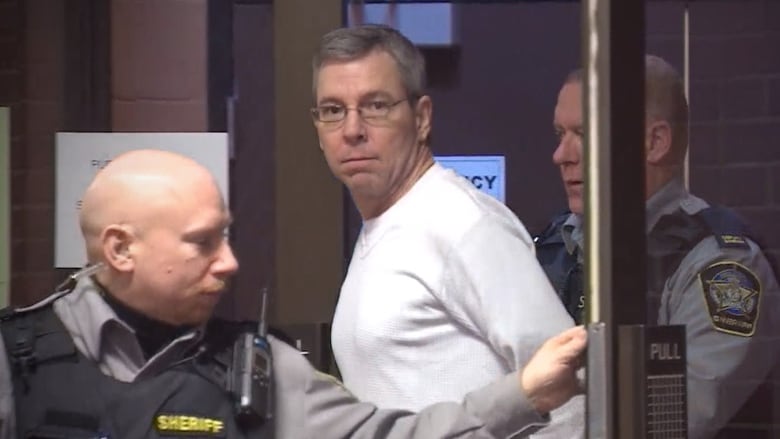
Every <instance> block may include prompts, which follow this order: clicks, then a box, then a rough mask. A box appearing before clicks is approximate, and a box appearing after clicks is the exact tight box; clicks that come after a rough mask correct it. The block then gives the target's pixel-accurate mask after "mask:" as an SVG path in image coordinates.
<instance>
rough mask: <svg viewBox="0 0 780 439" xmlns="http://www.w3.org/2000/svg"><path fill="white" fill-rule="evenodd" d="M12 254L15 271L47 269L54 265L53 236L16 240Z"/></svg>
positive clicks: (26, 271) (25, 271)
mask: <svg viewBox="0 0 780 439" xmlns="http://www.w3.org/2000/svg"><path fill="white" fill-rule="evenodd" d="M11 254H12V255H13V257H12V265H13V270H14V271H15V272H19V273H29V272H35V271H45V270H48V269H50V268H52V267H53V266H54V245H53V241H52V240H51V238H50V239H35V240H32V239H27V240H18V241H17V240H14V241H13V242H12V244H11Z"/></svg>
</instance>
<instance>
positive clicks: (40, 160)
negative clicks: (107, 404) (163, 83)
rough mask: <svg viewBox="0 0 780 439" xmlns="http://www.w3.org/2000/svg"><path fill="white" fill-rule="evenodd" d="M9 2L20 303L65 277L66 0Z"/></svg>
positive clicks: (14, 260) (14, 277)
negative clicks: (59, 148)
mask: <svg viewBox="0 0 780 439" xmlns="http://www.w3.org/2000/svg"><path fill="white" fill-rule="evenodd" d="M3 3H4V4H3V6H2V7H4V8H6V10H5V11H2V12H0V17H3V18H0V21H2V22H3V24H0V27H1V28H3V29H5V30H6V31H10V33H9V34H6V35H8V36H9V37H10V39H9V40H8V42H9V43H10V42H11V41H13V43H10V44H9V45H5V46H1V47H0V51H2V52H0V59H2V60H3V61H2V63H3V65H7V66H8V67H9V68H11V69H13V70H14V71H15V74H13V75H12V76H11V81H9V82H6V81H5V78H4V79H3V80H0V84H4V85H3V86H2V88H3V89H5V88H6V86H7V87H8V88H9V89H10V94H9V93H8V91H7V90H4V91H3V92H0V93H2V95H3V96H2V99H3V100H4V101H5V100H6V99H7V101H6V102H7V103H10V105H11V119H12V123H11V136H12V141H11V204H12V208H11V236H12V239H11V302H12V303H16V304H18V303H20V302H22V303H28V302H29V301H32V300H35V299H36V298H39V297H43V296H45V295H47V294H49V293H50V292H51V289H52V287H53V285H55V283H56V282H57V278H58V274H57V272H56V270H54V269H53V268H52V263H53V245H52V242H53V218H54V196H53V187H54V185H53V182H54V132H56V131H57V130H58V129H60V127H61V123H62V104H63V99H62V95H63V93H62V86H63V83H62V76H63V57H62V54H63V47H62V45H61V44H58V43H59V42H61V41H62V39H63V38H62V37H63V20H62V17H63V4H61V3H60V2H48V1H45V0H27V1H21V0H20V1H6V2H3ZM4 103H5V102H4ZM20 292H23V294H20ZM23 296H24V300H20V298H22V297H23Z"/></svg>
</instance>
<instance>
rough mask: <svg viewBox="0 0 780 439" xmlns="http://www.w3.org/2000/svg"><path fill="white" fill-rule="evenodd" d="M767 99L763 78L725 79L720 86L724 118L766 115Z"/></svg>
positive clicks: (779, 49) (765, 84) (765, 82)
mask: <svg viewBox="0 0 780 439" xmlns="http://www.w3.org/2000/svg"><path fill="white" fill-rule="evenodd" d="M778 51H780V47H779V48H778ZM767 101H768V98H767V81H766V80H765V79H763V78H751V79H736V80H731V81H725V82H724V83H723V84H722V85H721V88H720V108H721V115H722V117H723V118H724V119H746V118H756V117H761V116H766V115H767V114H768V113H769V110H768V104H767Z"/></svg>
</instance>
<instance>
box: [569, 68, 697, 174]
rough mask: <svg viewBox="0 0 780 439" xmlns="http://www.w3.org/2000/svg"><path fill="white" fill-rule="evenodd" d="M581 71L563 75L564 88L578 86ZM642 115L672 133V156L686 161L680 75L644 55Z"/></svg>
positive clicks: (685, 114) (685, 115)
mask: <svg viewBox="0 0 780 439" xmlns="http://www.w3.org/2000/svg"><path fill="white" fill-rule="evenodd" d="M584 76H585V75H584V72H583V70H582V69H581V68H579V69H576V70H572V71H571V72H569V74H568V75H566V80H565V81H564V84H570V83H580V84H582V82H583V79H584ZM645 112H646V114H647V117H649V118H651V119H653V120H664V121H666V122H668V123H669V126H670V127H671V129H672V155H673V158H674V159H675V160H676V161H681V160H683V159H684V158H685V152H686V150H687V148H688V117H689V116H688V99H687V98H686V97H685V87H684V85H683V80H682V77H681V76H680V73H679V72H678V71H677V69H675V68H674V67H673V66H672V65H671V64H669V63H668V62H667V61H666V60H664V59H663V58H661V57H658V56H655V55H645Z"/></svg>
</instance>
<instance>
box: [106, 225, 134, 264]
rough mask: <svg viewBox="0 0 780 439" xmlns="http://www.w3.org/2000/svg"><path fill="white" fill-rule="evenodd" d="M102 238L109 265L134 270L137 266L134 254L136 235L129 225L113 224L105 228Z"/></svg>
mask: <svg viewBox="0 0 780 439" xmlns="http://www.w3.org/2000/svg"><path fill="white" fill-rule="evenodd" d="M100 239H101V244H102V248H103V257H104V259H105V261H106V263H107V264H108V265H110V266H111V267H113V268H114V269H116V270H117V271H123V272H127V271H132V270H133V268H135V260H134V259H133V254H132V245H133V242H134V241H135V235H134V234H133V232H132V231H131V230H130V229H129V228H128V227H127V226H122V225H119V224H112V225H110V226H108V227H106V228H105V229H103V233H102V234H101V235H100Z"/></svg>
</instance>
